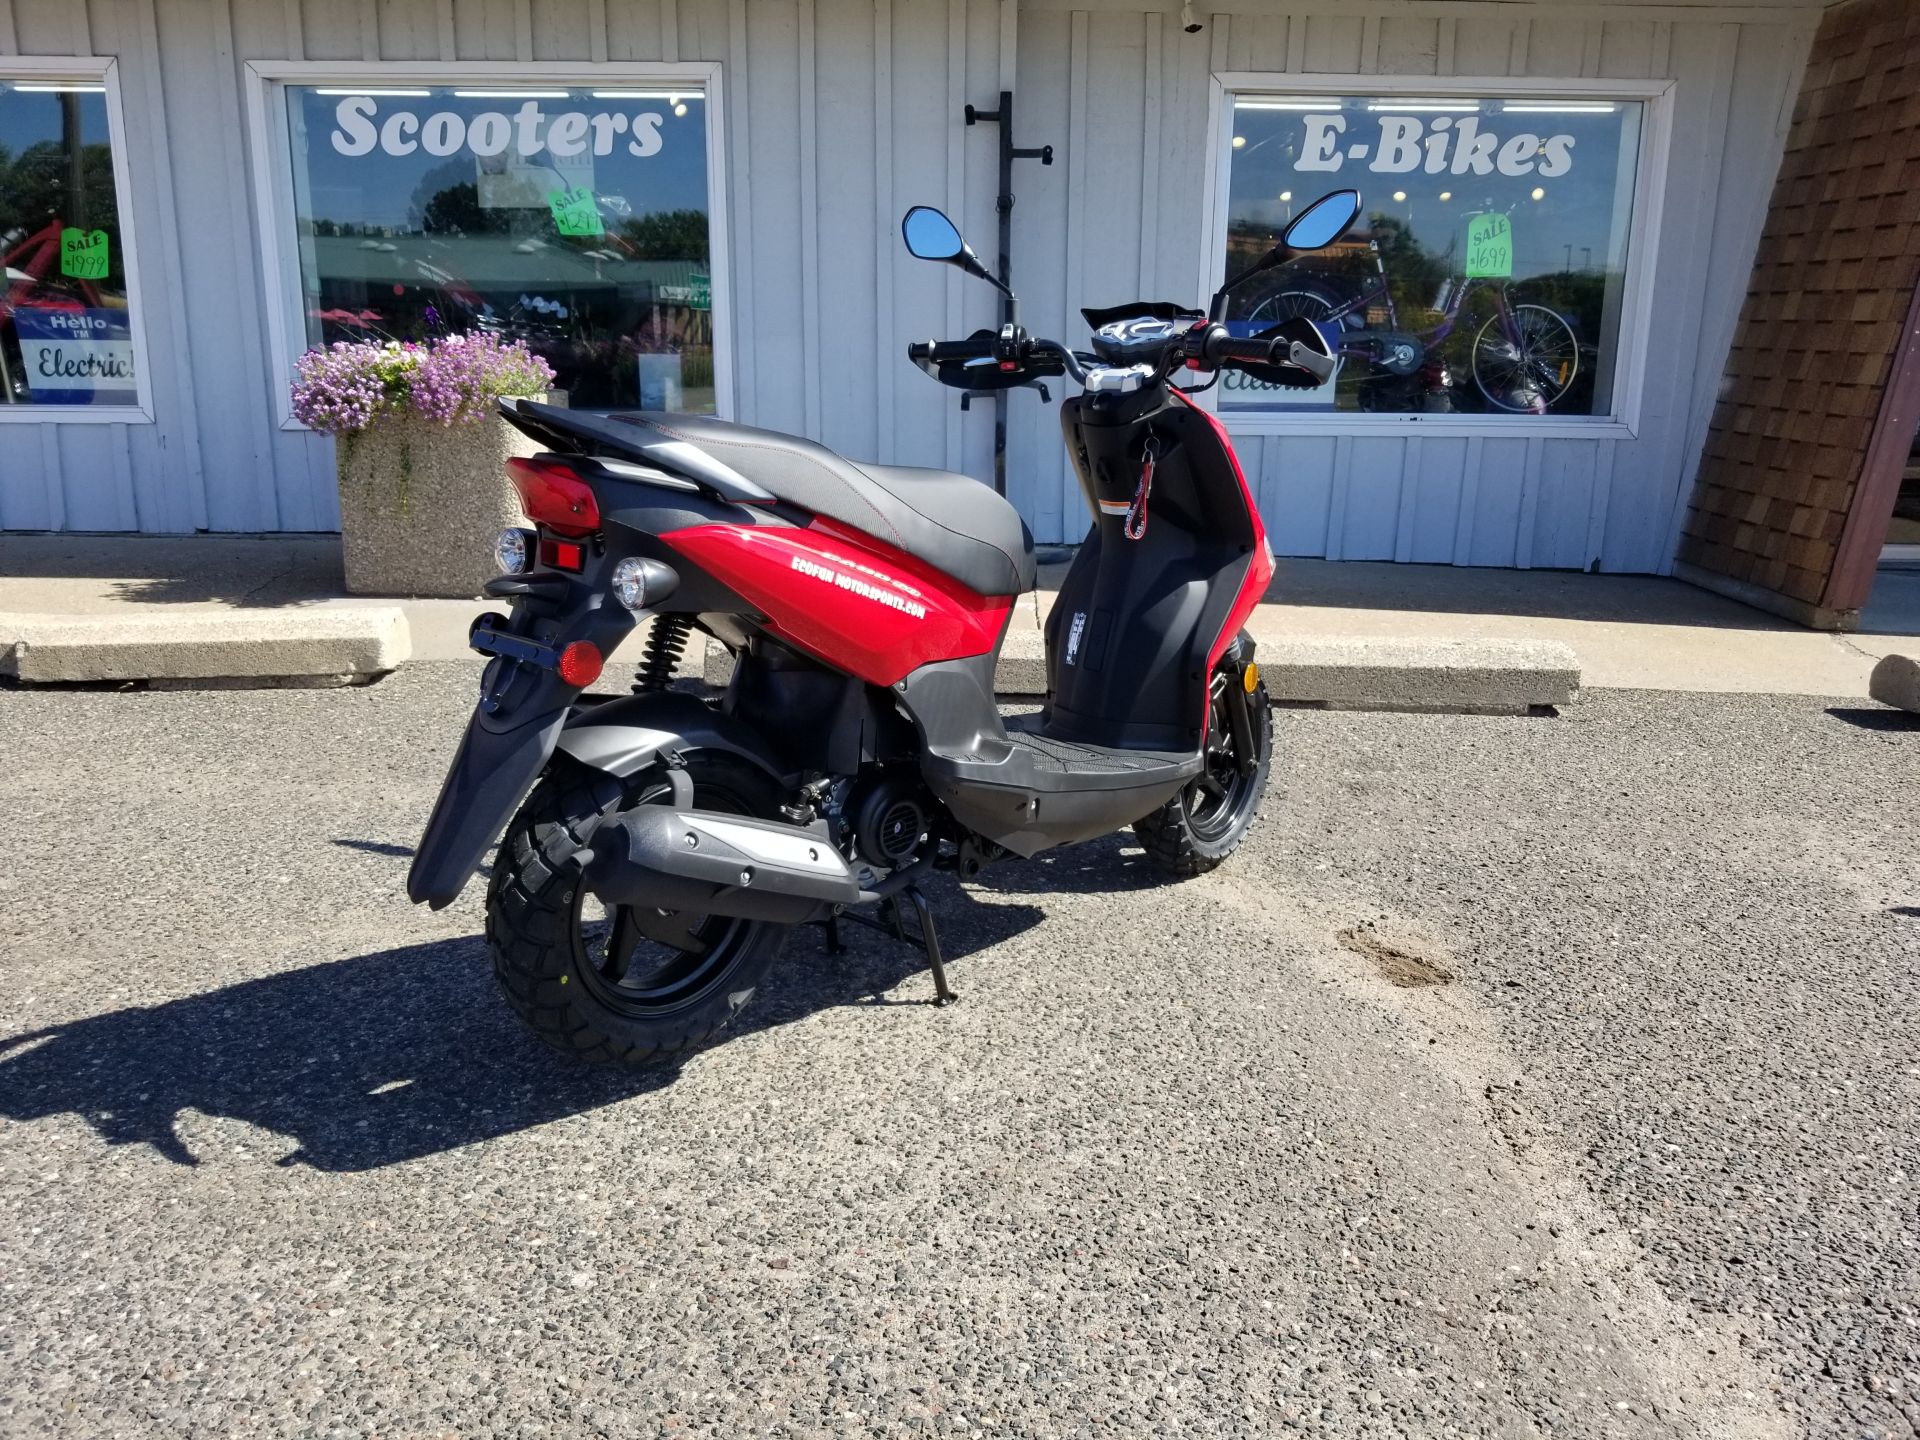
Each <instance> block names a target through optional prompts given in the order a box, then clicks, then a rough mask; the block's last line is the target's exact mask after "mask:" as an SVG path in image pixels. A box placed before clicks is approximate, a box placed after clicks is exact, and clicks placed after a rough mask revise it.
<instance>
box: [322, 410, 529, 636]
mask: <svg viewBox="0 0 1920 1440" xmlns="http://www.w3.org/2000/svg"><path fill="white" fill-rule="evenodd" d="M334 444H335V455H336V457H337V459H338V463H339V471H340V531H341V541H342V546H341V548H342V549H343V551H344V552H345V557H346V569H347V589H348V591H349V592H350V593H352V594H355V595H441V596H453V597H457V598H468V597H471V596H475V595H478V594H479V593H480V587H481V586H482V585H483V584H485V583H486V582H487V581H488V580H490V579H492V578H493V576H494V575H495V574H496V573H498V572H497V570H496V567H495V566H494V563H493V537H494V536H495V535H497V534H498V533H499V532H500V531H501V530H503V529H505V528H506V527H507V526H509V525H523V524H525V523H526V520H525V517H524V516H523V515H522V514H521V511H520V497H519V495H518V494H517V493H516V492H515V490H514V488H513V486H512V484H511V483H510V482H509V481H508V479H507V474H506V462H507V460H508V458H509V457H511V456H514V455H532V454H534V453H535V452H536V451H537V450H538V449H539V448H540V447H539V446H537V445H536V444H534V442H533V441H531V440H529V439H528V438H527V437H526V436H524V435H522V434H521V433H520V432H519V431H518V430H515V429H514V428H513V427H512V426H511V425H509V424H507V423H506V421H504V420H501V419H498V418H497V417H494V416H489V417H488V418H487V419H485V420H482V421H480V422H479V423H478V424H474V425H468V424H455V425H452V426H446V425H437V424H435V423H434V422H432V421H430V420H421V419H418V418H416V417H413V416H407V417H404V418H402V417H399V416H393V415H384V416H382V417H381V418H380V419H378V420H376V421H375V422H374V423H373V424H372V425H371V426H369V427H368V428H367V429H366V430H363V431H361V432H360V433H359V434H357V435H343V436H341V437H340V438H339V439H338V440H336V441H335V442H334Z"/></svg>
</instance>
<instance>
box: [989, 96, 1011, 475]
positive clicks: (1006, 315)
mask: <svg viewBox="0 0 1920 1440" xmlns="http://www.w3.org/2000/svg"><path fill="white" fill-rule="evenodd" d="M994 207H995V208H996V209H997V210H998V211H999V212H1000V283H1001V284H1002V285H1005V286H1007V287H1009V288H1011V287H1012V285H1013V92H1012V91H1011V90H1002V91H1001V92H1000V195H999V198H998V199H997V200H996V201H995V202H994ZM1000 323H1001V324H1002V325H1010V324H1012V323H1013V301H1012V299H1011V298H1010V297H1008V296H1007V295H1006V294H1004V293H1003V294H1002V295H1001V296H1000ZM993 488H994V489H995V490H996V491H997V492H998V493H1000V494H1001V495H1005V494H1006V493H1007V392H1006V391H1005V390H996V391H994V392H993Z"/></svg>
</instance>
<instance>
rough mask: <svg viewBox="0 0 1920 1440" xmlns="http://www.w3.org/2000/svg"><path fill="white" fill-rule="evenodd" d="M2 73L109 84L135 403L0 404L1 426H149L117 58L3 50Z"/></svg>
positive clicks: (141, 293)
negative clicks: (7, 53)
mask: <svg viewBox="0 0 1920 1440" xmlns="http://www.w3.org/2000/svg"><path fill="white" fill-rule="evenodd" d="M0 75H5V76H6V77H7V78H8V79H12V80H36V81H38V80H44V81H47V82H49V83H59V82H60V81H70V82H71V83H73V84H75V85H105V86H106V87H107V94H106V101H107V148H108V151H109V153H110V158H111V159H112V161H113V198H114V206H115V208H116V209H117V210H118V211H119V222H120V268H121V270H122V271H124V272H125V274H126V277H127V333H128V334H129V335H130V336H131V337H132V341H131V343H132V346H133V391H134V396H135V401H134V403H133V404H131V405H31V404H29V405H0V425H28V424H35V423H47V422H51V423H54V424H59V425H151V424H152V423H153V391H152V388H151V386H150V385H149V384H148V377H147V309H146V304H145V295H146V292H145V287H144V286H142V285H141V283H140V263H139V257H138V253H137V251H136V249H135V246H134V230H135V228H136V227H135V226H134V223H133V186H132V182H131V181H130V179H129V178H128V174H127V144H126V136H127V124H126V117H125V115H124V113H123V112H122V110H121V108H120V66H119V62H117V61H115V60H113V59H110V58H108V57H106V56H75V55H0Z"/></svg>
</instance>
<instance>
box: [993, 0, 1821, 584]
mask: <svg viewBox="0 0 1920 1440" xmlns="http://www.w3.org/2000/svg"><path fill="white" fill-rule="evenodd" d="M1281 8H1282V7H1278V6H1276V7H1273V8H1271V9H1265V8H1263V9H1261V10H1260V11H1258V12H1252V13H1240V12H1237V11H1231V10H1228V9H1227V8H1226V7H1224V6H1223V7H1222V9H1221V10H1217V11H1214V12H1213V13H1212V14H1210V15H1209V16H1208V17H1207V24H1208V30H1207V31H1206V32H1203V33H1202V34H1201V35H1199V36H1185V35H1182V34H1180V32H1179V30H1178V27H1177V25H1176V24H1175V23H1174V15H1173V14H1172V13H1169V12H1167V11H1164V10H1149V11H1147V12H1146V13H1145V14H1144V15H1143V14H1141V13H1138V12H1137V11H1135V10H1133V9H1132V8H1131V7H1129V8H1128V9H1125V10H1123V9H1120V8H1119V7H1116V6H1105V5H1103V6H1099V7H1097V8H1096V7H1094V6H1091V5H1089V6H1086V7H1084V8H1079V9H1076V8H1074V4H1073V0H1028V8H1027V9H1026V10H1025V11H1024V12H1023V15H1022V19H1021V56H1020V65H1021V81H1022V85H1023V89H1024V92H1025V93H1026V94H1027V95H1028V96H1031V95H1032V94H1033V93H1034V91H1035V90H1045V91H1047V92H1049V93H1065V94H1067V95H1069V96H1072V95H1077V94H1088V95H1089V97H1090V98H1089V102H1088V105H1087V108H1086V112H1085V113H1086V115H1087V117H1088V120H1087V123H1085V124H1081V123H1079V122H1078V121H1076V120H1071V119H1070V120H1068V121H1067V123H1066V124H1065V126H1064V130H1063V133H1062V134H1061V135H1060V136H1058V137H1054V136H1049V137H1048V138H1054V139H1056V143H1058V141H1059V140H1060V139H1065V140H1066V141H1067V142H1068V143H1067V145H1066V147H1065V154H1064V156H1063V160H1064V163H1065V165H1066V167H1067V168H1066V171H1065V174H1064V175H1063V176H1062V177H1061V180H1062V181H1063V182H1064V188H1065V190H1066V194H1065V196H1064V197H1063V198H1062V199H1061V200H1060V201H1059V202H1058V203H1057V204H1054V205H1036V206H1033V207H1031V208H1029V207H1028V206H1027V205H1026V204H1025V197H1024V196H1023V203H1022V206H1021V208H1020V210H1019V211H1017V212H1016V217H1017V218H1016V256H1017V261H1018V263H1019V264H1020V266H1021V269H1022V271H1023V273H1025V274H1027V275H1029V276H1031V275H1032V274H1033V272H1034V269H1035V267H1036V266H1037V265H1039V264H1042V263H1044V257H1045V256H1046V254H1047V252H1048V249H1049V246H1050V236H1051V235H1053V234H1057V233H1058V231H1057V230H1056V229H1055V228H1054V227H1056V226H1057V225H1058V224H1059V223H1060V217H1061V216H1062V214H1064V216H1065V217H1066V224H1067V233H1068V234H1069V236H1070V237H1075V238H1072V239H1070V253H1069V255H1068V257H1067V259H1066V262H1065V270H1064V276H1063V278H1064V288H1065V291H1066V293H1065V294H1064V295H1061V296H1059V297H1057V300H1056V301H1055V303H1054V304H1053V305H1051V306H1050V308H1049V310H1048V311H1047V312H1046V313H1045V314H1044V315H1042V316H1037V317H1036V318H1039V319H1043V320H1044V322H1045V324H1047V325H1055V324H1058V325H1065V326H1068V327H1069V331H1070V333H1075V334H1077V333H1078V329H1077V328H1076V324H1077V322H1075V321H1073V320H1070V319H1069V318H1068V317H1069V314H1070V312H1071V311H1072V310H1073V309H1075V308H1077V307H1078V306H1080V305H1082V304H1108V303H1112V302H1113V301H1115V300H1121V299H1127V298H1131V297H1132V295H1134V294H1135V293H1136V292H1137V291H1138V290H1139V288H1140V282H1141V280H1142V277H1152V278H1154V279H1156V280H1157V281H1158V288H1159V291H1160V294H1159V295H1157V296H1155V297H1154V298H1168V299H1180V300H1188V301H1191V300H1193V299H1195V298H1196V295H1197V291H1198V289H1199V284H1200V282H1199V278H1198V275H1197V263H1198V256H1199V253H1200V236H1201V233H1202V227H1203V225H1204V223H1205V216H1206V213H1207V207H1208V206H1209V204H1210V203H1211V202H1210V197H1209V196H1208V195H1206V194H1205V193H1204V183H1205V179H1204V171H1203V167H1202V165H1201V163H1200V160H1201V156H1202V155H1203V153H1204V136H1205V123H1206V98H1205V92H1206V87H1207V80H1208V77H1209V75H1210V73H1212V72H1218V71H1228V70H1233V71H1262V70H1267V71H1273V72H1297V73H1315V72H1318V73H1323V74H1354V73H1359V74H1382V75H1430V74H1431V75H1478V76H1496V77H1497V76H1522V77H1542V78H1556V77H1576V78H1578V77H1606V78H1609V79H1619V80H1641V79H1672V80H1674V81H1675V82H1676V85H1675V90H1674V95H1673V105H1674V116H1673V131H1674V136H1675V140H1674V143H1673V146H1672V150H1671V155H1670V158H1669V163H1668V170H1667V181H1666V186H1665V191H1664V194H1663V196H1662V208H1663V218H1662V222H1661V229H1660V235H1659V251H1658V254H1657V257H1656V263H1655V266H1654V275H1653V282H1652V283H1653V287H1654V313H1655V315H1656V316H1657V317H1658V319H1657V321H1656V324H1655V326H1654V330H1653V334H1652V335H1651V336H1650V337H1649V341H1648V343H1649V346H1650V350H1649V356H1648V364H1647V370H1646V381H1645V394H1644V401H1643V404H1642V407H1641V412H1640V417H1639V418H1640V428H1639V433H1638V434H1637V435H1636V436H1634V437H1633V438H1631V439H1611V438H1595V439H1583V438H1580V437H1562V436H1551V437H1537V438H1533V439H1527V438H1524V431H1516V438H1514V439H1507V438H1505V437H1497V438H1496V437H1488V438H1486V439H1484V440H1469V439H1468V438H1466V437H1462V436H1457V435H1456V436H1427V437H1422V438H1419V439H1412V438H1409V439H1401V438H1398V437H1374V436H1356V437H1354V438H1352V439H1344V438H1342V439H1334V438H1309V437H1298V438H1292V437H1286V436H1268V437H1266V438H1265V439H1264V440H1262V439H1260V438H1257V437H1247V438H1245V439H1243V440H1241V441H1240V442H1239V446H1240V449H1241V451H1242V460H1243V462H1244V463H1245V465H1246V467H1247V469H1248V472H1249V474H1254V473H1257V474H1258V475H1259V490H1260V498H1261V506H1262V510H1263V513H1264V516H1265V519H1266V521H1267V524H1268V526H1269V528H1270V530H1271V532H1272V536H1273V543H1274V548H1275V549H1276V550H1277V551H1279V552H1281V553H1283V554H1290V555H1318V556H1327V557H1330V558H1343V559H1361V558H1368V559H1400V560H1421V561H1434V562H1447V561H1451V562H1453V563H1456V564H1487V565H1530V566H1551V567H1566V568H1580V569H1591V568H1598V569H1603V570H1614V571H1652V570H1661V569H1664V568H1665V567H1666V566H1667V565H1668V563H1669V561H1670V557H1671V555H1672V547H1673V539H1674V526H1675V524H1676V514H1677V511H1678V509H1679V508H1680V506H1681V503H1682V497H1683V496H1684V494H1685V490H1686V486H1687V484H1688V483H1690V480H1691V470H1692V467H1693V465H1694V464H1695V463H1696V460H1697V456H1698V451H1699V446H1700V441H1701V438H1702V436H1703V435H1704V431H1705V425H1706V421H1707V417H1708V414H1709V412H1710V410H1711V407H1712V403H1713V396H1714V391H1715V387H1716V385H1717V384H1718V381H1719V375H1720V369H1721V365H1722V362H1723V359H1724V356H1725V352H1726V346H1727V344H1728V342H1729V340H1730V338H1731V336H1732V327H1733V323H1734V320H1735V318H1736V316H1737V313H1738V310H1739V303H1740V297H1741V295H1742V294H1743V293H1744V291H1745V288H1746V280H1747V272H1748V270H1749V268H1750V267H1751V264H1752V256H1753V248H1754V245H1755V244H1756V242H1757V239H1758V235H1759V226H1760V223H1761V220H1762V219H1763V217H1764V214H1765V209H1766V204H1767V199H1768V195H1769V191H1770V188H1771V181H1772V175H1773V171H1774V169H1775V167H1776V166H1777V165H1778V162H1779V154H1780V147H1781V140H1782V136H1783V134H1784V128H1783V127H1784V121H1785V119H1786V116H1785V114H1784V113H1783V101H1782V97H1783V96H1790V95H1791V92H1792V89H1793V87H1794V86H1795V84H1797V81H1798V77H1799V73H1800V69H1801V66H1802V64H1803V62H1804V59H1805V56H1806V50H1807V46H1808V44H1809V43H1810V40H1811V33H1812V31H1811V25H1810V23H1809V19H1810V17H1809V16H1808V14H1807V13H1806V12H1804V11H1795V10H1792V9H1788V8H1782V9H1781V10H1780V12H1779V13H1780V18H1779V19H1778V20H1777V21H1775V20H1772V19H1770V18H1766V17H1765V16H1759V18H1756V15H1757V13H1758V12H1756V11H1755V10H1752V9H1749V10H1746V11H1743V12H1742V15H1743V23H1722V22H1718V21H1715V20H1714V19H1713V18H1712V11H1711V10H1710V9H1708V8H1707V7H1704V6H1703V7H1701V10H1700V14H1701V16H1702V18H1701V19H1699V20H1678V21H1675V20H1669V19H1665V18H1636V17H1633V16H1632V15H1631V14H1628V15H1626V16H1623V17H1622V18H1613V19H1610V18H1607V15H1606V10H1605V9H1604V8H1603V7H1582V8H1578V9H1575V8H1572V7H1559V8H1555V7H1547V6H1539V7H1529V6H1523V5H1520V4H1515V5H1512V6H1511V7H1506V8H1510V9H1512V10H1513V11H1515V12H1516V13H1515V14H1514V16H1513V17H1512V18H1507V17H1504V16H1496V15H1491V14H1489V13H1488V10H1487V7H1484V6H1476V7H1472V8H1471V9H1469V10H1467V13H1465V14H1463V15H1461V16H1458V17H1450V16H1446V15H1444V14H1442V13H1440V7H1433V6H1420V7H1409V6H1406V5H1388V4H1381V5H1378V6H1368V5H1365V4H1344V5H1334V4H1331V3H1328V0H1306V3H1301V4H1297V5H1289V6H1286V7H1284V10H1285V12H1287V13H1277V12H1278V11H1280V9H1281ZM1464 8H1466V7H1463V9H1464ZM1613 8H1614V10H1615V12H1616V13H1618V12H1619V11H1620V9H1622V8H1623V7H1613ZM1410 9H1413V10H1415V11H1416V12H1417V13H1408V12H1409V10H1410ZM1369 12H1372V13H1369ZM1656 13H1658V14H1660V15H1670V14H1672V13H1674V12H1672V11H1662V12H1656ZM1143 26H1144V27H1145V29H1146V31H1147V32H1148V33H1155V32H1157V36H1158V43H1157V44H1150V43H1148V42H1146V41H1145V40H1144V39H1143V36H1142V27H1143ZM1149 95H1158V96H1159V97H1160V116H1159V119H1158V126H1159V129H1160V132H1161V134H1162V135H1163V137H1165V139H1166V141H1167V143H1166V144H1164V145H1163V146H1162V147H1160V149H1159V151H1158V153H1157V154H1156V155H1154V156H1153V158H1151V159H1148V158H1147V155H1148V150H1147V147H1146V145H1145V144H1144V143H1143V130H1142V110H1143V109H1144V108H1145V107H1146V106H1147V105H1148V104H1150V103H1151V102H1149V101H1148V99H1147V97H1148V96H1149ZM1096 116H1097V123H1094V117H1096ZM1135 193H1142V194H1143V195H1144V196H1145V197H1147V198H1148V199H1150V200H1151V201H1152V202H1154V203H1153V204H1152V208H1153V210H1154V215H1153V219H1152V221H1151V224H1150V225H1149V226H1140V225H1136V224H1135V220H1134V214H1133V213H1131V212H1130V208H1129V206H1130V202H1131V196H1132V195H1133V194H1135ZM1079 237H1084V238H1079ZM1136 240H1138V241H1139V242H1141V243H1145V244H1148V245H1151V246H1153V247H1154V248H1155V249H1156V250H1157V252H1158V253H1157V255H1153V256H1141V255H1138V254H1136V253H1134V251H1133V250H1132V248H1131V247H1132V246H1133V244H1134V243H1135V242H1136ZM1028 283H1029V284H1032V283H1033V282H1032V281H1031V280H1029V281H1028ZM1049 298H1050V299H1052V298H1054V297H1051V296H1050V297H1049ZM1015 403H1016V405H1018V404H1019V403H1020V402H1019V401H1016V402H1015ZM1015 433H1016V436H1017V440H1018V449H1017V451H1016V460H1015V462H1014V463H1015V466H1016V468H1017V469H1018V470H1019V471H1021V472H1023V473H1024V472H1031V473H1033V474H1035V475H1037V476H1041V477H1044V478H1043V479H1042V480H1041V482H1040V484H1039V486H1038V489H1039V492H1040V494H1041V496H1042V497H1043V498H1042V501H1041V503H1040V505H1039V506H1038V507H1036V510H1035V511H1034V512H1032V513H1035V514H1036V517H1037V526H1036V528H1037V530H1038V532H1039V533H1040V534H1041V535H1042V538H1046V539H1061V538H1066V539H1071V538H1075V537H1076V536H1077V533H1078V531H1079V530H1080V529H1081V528H1082V527H1083V526H1084V524H1085V519H1084V515H1083V513H1082V511H1081V509H1080V507H1079V504H1078V498H1077V496H1076V495H1069V494H1068V493H1067V491H1068V481H1067V479H1066V477H1065V475H1064V470H1063V462H1062V460H1061V458H1060V457H1059V455H1058V453H1057V452H1058V449H1059V447H1058V443H1057V441H1056V440H1055V439H1054V437H1053V436H1052V434H1051V433H1048V432H1043V430H1042V427H1040V426H1038V425H1025V426H1022V427H1019V428H1018V429H1017V430H1016V432H1015ZM1016 493H1018V492H1016ZM1055 493H1057V494H1060V495H1062V497H1063V501H1062V503H1061V504H1060V505H1059V508H1058V509H1057V510H1056V509H1055V508H1054V506H1053V502H1052V498H1051V497H1052V495H1053V494H1055Z"/></svg>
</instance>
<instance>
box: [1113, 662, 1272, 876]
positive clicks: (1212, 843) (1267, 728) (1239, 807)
mask: <svg viewBox="0 0 1920 1440" xmlns="http://www.w3.org/2000/svg"><path fill="white" fill-rule="evenodd" d="M1238 683H1239V676H1238V675H1237V674H1228V673H1227V672H1225V671H1221V672H1219V673H1216V674H1215V675H1214V677H1213V692H1212V707H1213V710H1212V714H1211V716H1210V717H1209V719H1208V722H1207V750H1206V756H1205V767H1204V768H1203V769H1202V770H1201V772H1200V774H1199V775H1198V776H1197V777H1195V779H1194V781H1193V783H1192V784H1190V785H1188V786H1187V788H1186V789H1185V790H1182V791H1181V792H1180V793H1179V794H1178V795H1176V796H1174V797H1173V799H1171V800H1169V801H1168V802H1167V803H1166V804H1165V805H1163V806H1161V807H1160V808H1159V809H1158V810H1156V811H1154V812H1153V813H1152V814H1151V815H1147V816H1145V817H1143V818H1141V819H1139V820H1136V821H1134V822H1133V833H1134V836H1135V838H1137V839H1138V840H1139V841H1140V844H1141V846H1142V848H1143V849H1145V850H1146V852H1147V859H1148V860H1150V861H1151V862H1152V863H1153V866H1154V868H1155V869H1157V870H1159V871H1160V872H1161V873H1162V874H1166V875H1171V876H1174V877H1175V878H1177V879H1187V878H1189V877H1191V876H1194V875H1204V874H1206V873H1207V871H1209V870H1212V869H1213V868H1214V867H1215V866H1217V865H1219V864H1220V863H1221V862H1222V861H1224V860H1225V859H1226V858H1227V857H1228V856H1229V855H1231V854H1233V852H1234V851H1236V850H1238V849H1239V848H1240V842H1241V841H1242V840H1244V839H1246V836H1247V831H1248V829H1249V828H1250V827H1251V826H1252V825H1253V822H1254V817H1255V816H1257V815H1258V814H1259V813H1260V801H1261V800H1262V799H1263V798H1264V797H1265V795H1266V793H1267V775H1268V772H1269V771H1270V770H1271V769H1272V768H1273V706H1272V704H1271V703H1270V702H1269V700H1268V698H1267V682H1266V681H1264V680H1262V681H1260V682H1259V683H1258V684H1256V685H1255V686H1254V688H1253V690H1252V692H1251V693H1250V694H1248V695H1247V697H1246V698H1247V720H1248V726H1247V728H1248V730H1249V731H1250V732H1251V734H1250V738H1251V740H1252V744H1253V756H1252V764H1250V765H1242V764H1241V755H1240V752H1239V750H1238V748H1237V747H1236V746H1235V744H1234V739H1233V726H1232V723H1231V717H1230V716H1229V714H1228V712H1227V704H1228V698H1229V697H1228V696H1227V693H1226V687H1227V686H1228V685H1237V684H1238Z"/></svg>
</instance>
